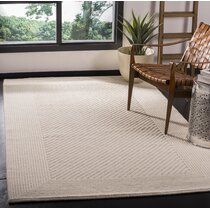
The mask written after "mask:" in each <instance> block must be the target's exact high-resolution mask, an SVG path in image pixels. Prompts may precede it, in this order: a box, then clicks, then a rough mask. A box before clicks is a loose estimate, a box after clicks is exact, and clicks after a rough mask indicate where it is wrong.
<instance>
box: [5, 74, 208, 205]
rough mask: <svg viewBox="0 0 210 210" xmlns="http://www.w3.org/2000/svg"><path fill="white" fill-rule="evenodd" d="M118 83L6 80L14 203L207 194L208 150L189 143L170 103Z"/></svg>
mask: <svg viewBox="0 0 210 210" xmlns="http://www.w3.org/2000/svg"><path fill="white" fill-rule="evenodd" d="M127 86H128V84H127V82H124V81H123V80H122V78H121V77H116V76H115V77H91V78H90V77H82V78H75V77H74V78H37V79H35V78H33V79H32V78H28V79H15V80H5V81H4V110H5V127H6V161H7V183H8V194H9V201H10V202H22V201H38V200H59V199H86V198H87V199H90V198H109V197H129V196H146V195H163V194H174V193H185V192H198V191H208V190H210V150H208V149H204V148H200V147H196V146H194V145H192V144H191V143H189V142H188V141H187V140H186V136H187V122H186V120H185V119H184V118H183V117H182V116H181V115H180V114H179V113H178V111H177V110H176V109H174V108H173V110H172V117H171V123H170V128H169V135H164V125H165V115H166V104H167V101H166V99H165V97H164V96H163V95H162V94H161V93H160V92H159V91H158V90H157V89H156V88H155V87H153V86H151V85H149V84H147V83H145V82H141V83H139V84H135V87H134V93H133V100H132V108H131V111H127V110H126V104H127V89H128V87H127Z"/></svg>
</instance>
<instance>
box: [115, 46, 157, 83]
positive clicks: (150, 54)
mask: <svg viewBox="0 0 210 210" xmlns="http://www.w3.org/2000/svg"><path fill="white" fill-rule="evenodd" d="M130 48H131V47H121V48H119V49H118V61H119V70H120V73H121V75H122V77H123V78H124V79H125V80H126V81H129V72H130V54H129V51H130ZM135 62H136V63H154V50H153V49H151V48H147V50H146V55H135Z"/></svg>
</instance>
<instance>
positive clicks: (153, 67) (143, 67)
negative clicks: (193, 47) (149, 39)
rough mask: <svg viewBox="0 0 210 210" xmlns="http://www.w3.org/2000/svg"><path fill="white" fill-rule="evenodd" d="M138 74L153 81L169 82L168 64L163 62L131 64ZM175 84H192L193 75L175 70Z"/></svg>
mask: <svg viewBox="0 0 210 210" xmlns="http://www.w3.org/2000/svg"><path fill="white" fill-rule="evenodd" d="M132 68H134V69H135V70H136V71H137V72H138V73H139V74H141V75H142V76H143V77H146V78H147V79H149V80H153V81H154V82H158V83H163V84H167V85H168V84H169V83H170V65H164V64H162V65H161V64H160V65H157V64H139V63H135V64H132ZM175 84H176V86H192V85H193V77H192V76H190V75H187V74H184V73H182V72H179V71H176V74H175Z"/></svg>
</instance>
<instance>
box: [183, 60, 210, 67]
mask: <svg viewBox="0 0 210 210" xmlns="http://www.w3.org/2000/svg"><path fill="white" fill-rule="evenodd" d="M179 63H182V64H190V65H193V66H196V65H201V64H210V61H204V62H187V61H180V62H179Z"/></svg>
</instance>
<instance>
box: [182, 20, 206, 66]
mask: <svg viewBox="0 0 210 210" xmlns="http://www.w3.org/2000/svg"><path fill="white" fill-rule="evenodd" d="M182 61H186V62H190V63H201V62H209V61H210V25H207V24H205V23H200V24H199V26H198V28H197V29H196V31H195V33H194V35H193V37H192V39H191V40H190V42H189V44H188V46H187V49H186V51H185V53H184V55H183V57H182ZM196 67H198V68H199V69H204V68H209V67H210V65H209V64H199V65H197V66H196Z"/></svg>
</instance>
